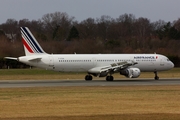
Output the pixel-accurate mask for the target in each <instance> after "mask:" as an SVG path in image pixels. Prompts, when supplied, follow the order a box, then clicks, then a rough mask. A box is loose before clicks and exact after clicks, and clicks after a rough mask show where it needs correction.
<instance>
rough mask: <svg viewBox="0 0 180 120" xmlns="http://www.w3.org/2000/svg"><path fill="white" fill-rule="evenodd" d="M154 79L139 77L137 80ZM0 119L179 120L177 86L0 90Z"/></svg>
mask: <svg viewBox="0 0 180 120" xmlns="http://www.w3.org/2000/svg"><path fill="white" fill-rule="evenodd" d="M0 74H1V77H0V80H21V79H26V80H29V79H49V80H51V79H60V80H61V79H83V78H84V76H85V75H86V73H59V72H53V71H46V70H41V69H24V70H22V69H8V70H4V69H3V70H0ZM114 77H115V78H116V79H119V78H124V77H123V76H120V75H119V74H115V75H114ZM153 77H154V74H153V73H142V74H141V77H140V78H153ZM159 77H160V78H180V69H179V68H174V69H172V70H170V71H166V72H161V73H159ZM96 79H99V78H96ZM103 79H104V78H103ZM0 119H2V120H52V119H53V120H59V119H60V120H67V119H70V120H101V119H103V120H120V119H123V120H145V119H146V120H152V119H155V120H179V119H180V86H178V85H177V86H171V85H169V86H119V87H112V86H109V87H100V86H99V87H97V86H94V87H85V86H84V87H35V88H0Z"/></svg>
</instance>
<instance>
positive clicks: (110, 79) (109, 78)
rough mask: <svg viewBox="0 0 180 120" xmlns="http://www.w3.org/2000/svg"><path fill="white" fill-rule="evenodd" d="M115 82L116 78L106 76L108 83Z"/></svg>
mask: <svg viewBox="0 0 180 120" xmlns="http://www.w3.org/2000/svg"><path fill="white" fill-rule="evenodd" d="M113 80H114V77H113V76H111V75H110V76H106V81H113Z"/></svg>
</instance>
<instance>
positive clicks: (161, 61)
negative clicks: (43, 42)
mask: <svg viewBox="0 0 180 120" xmlns="http://www.w3.org/2000/svg"><path fill="white" fill-rule="evenodd" d="M32 58H40V59H34V60H31V59H32ZM18 60H19V61H20V62H23V63H25V64H28V65H31V66H36V67H39V68H44V69H48V70H54V71H64V72H68V71H69V72H80V71H81V72H87V71H88V70H90V69H92V68H95V67H101V66H107V65H110V64H112V63H118V62H123V61H136V62H137V64H136V65H133V66H130V67H133V68H139V69H140V70H141V71H142V72H148V71H149V72H154V71H164V70H169V69H171V68H173V67H174V64H173V63H172V62H171V61H169V60H168V58H167V57H166V56H163V55H160V54H42V55H31V56H22V57H19V58H18Z"/></svg>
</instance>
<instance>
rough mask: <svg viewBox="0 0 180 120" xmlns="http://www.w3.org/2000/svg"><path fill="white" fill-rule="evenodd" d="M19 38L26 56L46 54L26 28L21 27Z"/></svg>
mask: <svg viewBox="0 0 180 120" xmlns="http://www.w3.org/2000/svg"><path fill="white" fill-rule="evenodd" d="M21 36H22V42H23V46H24V50H25V55H26V56H28V55H36V54H46V52H44V50H43V49H42V48H41V46H40V45H39V43H38V42H37V40H36V38H35V37H34V36H33V35H32V33H31V32H30V30H29V29H28V28H27V27H21Z"/></svg>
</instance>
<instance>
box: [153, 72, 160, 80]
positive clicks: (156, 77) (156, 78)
mask: <svg viewBox="0 0 180 120" xmlns="http://www.w3.org/2000/svg"><path fill="white" fill-rule="evenodd" d="M154 74H155V77H154V79H155V80H159V77H158V75H157V72H154Z"/></svg>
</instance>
